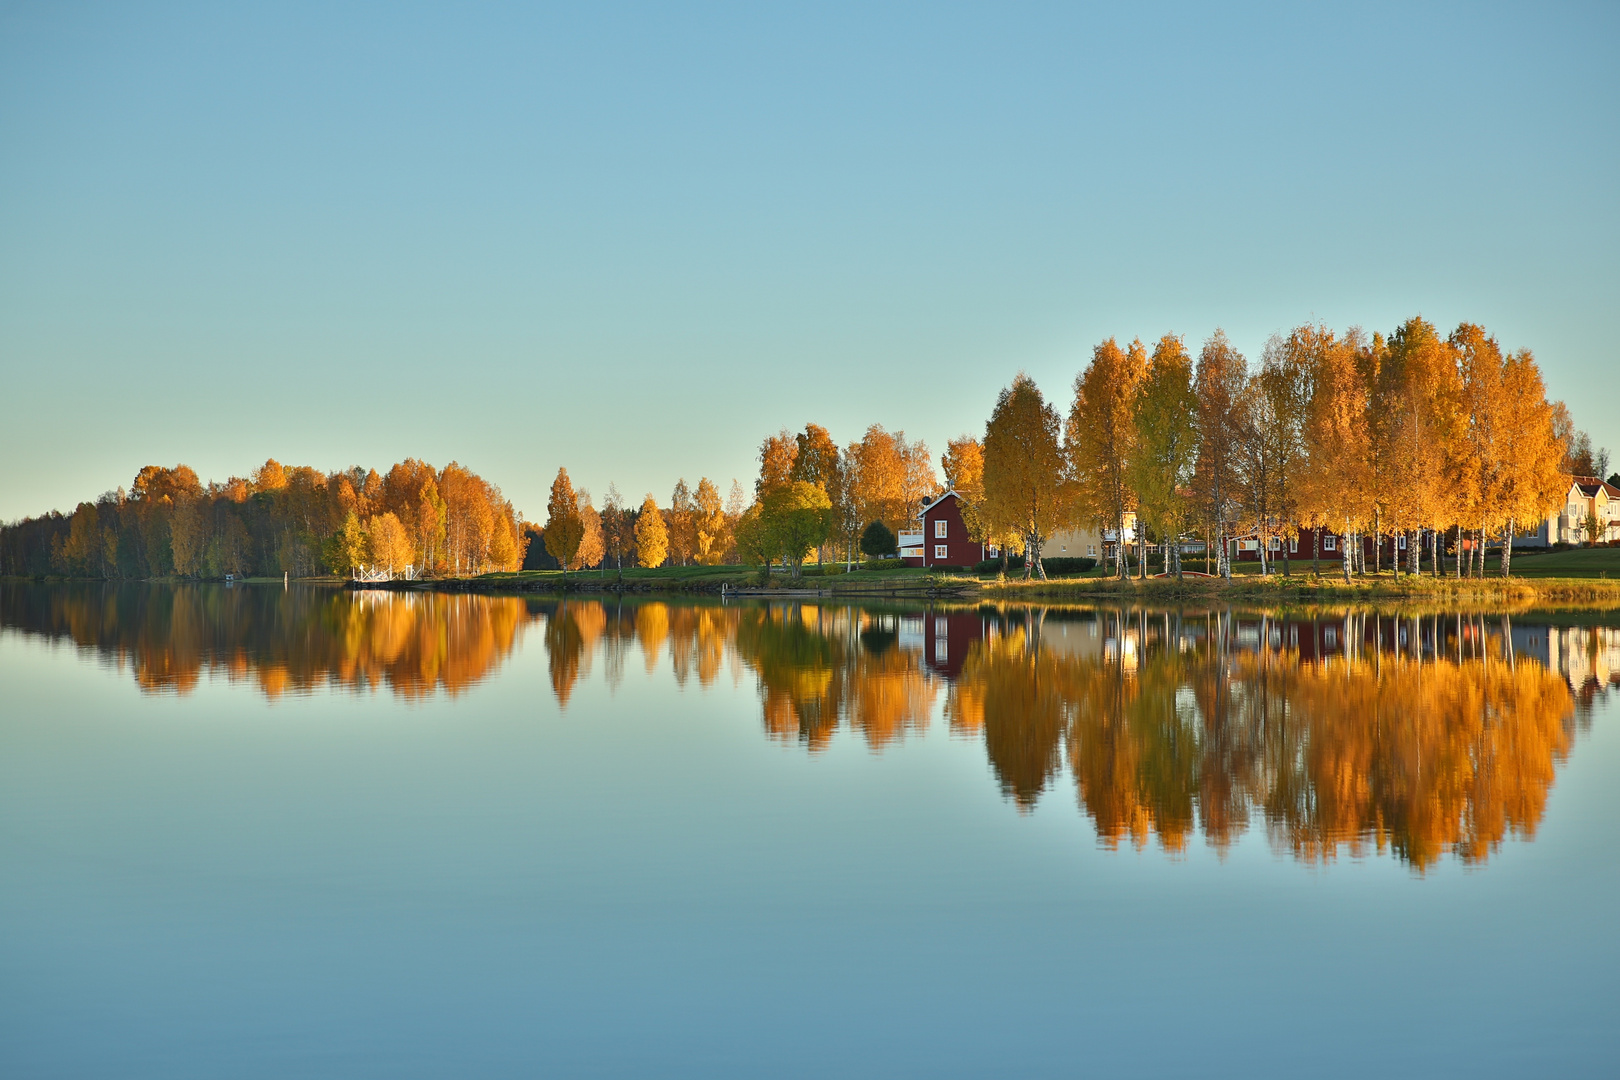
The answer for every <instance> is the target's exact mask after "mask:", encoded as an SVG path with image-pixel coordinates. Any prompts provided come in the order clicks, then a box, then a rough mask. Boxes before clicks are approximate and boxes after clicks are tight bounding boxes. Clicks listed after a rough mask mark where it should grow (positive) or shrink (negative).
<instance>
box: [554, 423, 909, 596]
mask: <svg viewBox="0 0 1620 1080" xmlns="http://www.w3.org/2000/svg"><path fill="white" fill-rule="evenodd" d="M759 462H760V473H759V478H758V479H757V480H756V481H755V483H754V494H753V498H752V499H751V500H750V499H748V498H747V496H746V495H745V494H744V491H743V488H742V485H741V484H740V483H738V482H737V481H735V480H733V481H732V484H731V491H730V495H729V497H728V498H727V499H726V500H725V502H724V503H722V502H721V499H720V492H719V489H718V488H716V487H715V485H714V484H713V483H711V482H710V480H709V479H708V478H707V477H704V478H702V479H701V480H699V482H698V486H697V488H696V490H693V489H691V488H689V487H688V486H687V483H686V481H685V480H684V479H682V480H681V481H679V482H678V483H677V484H676V485H675V490H674V492H673V493H672V495H671V497H670V500H669V505H668V506H667V507H660V506H659V505H658V503H657V500H656V499H654V497H653V496H652V495H651V494H649V495H647V497H646V498H645V499H644V500H643V501H642V503H641V504H640V506H639V507H631V506H627V505H625V504H624V503H623V501H622V500H621V498H620V496H619V494H618V491H617V490H616V489H615V488H614V487H612V486H611V485H610V486H609V488H608V494H607V498H606V499H605V500H604V503H603V506H602V508H601V509H600V510H598V509H597V508H596V507H595V506H594V505H593V504H592V501H591V497H590V494H589V492H585V491H581V490H577V489H575V488H574V486H573V482H572V480H571V479H570V478H569V476H568V470H567V469H566V468H564V469H559V470H558V471H557V476H556V479H555V480H553V482H552V485H551V496H550V498H549V500H548V501H547V506H546V524H545V527H544V529H543V530H540V532H539V535H540V536H541V538H542V542H543V545H544V548H545V551H546V552H547V554H549V555H550V556H551V558H552V559H553V560H555V561H556V563H557V564H558V565H559V566H562V567H563V568H564V569H565V570H576V569H580V568H588V567H596V566H603V565H613V566H616V567H623V566H626V565H640V566H660V565H663V564H664V563H665V562H670V563H672V564H679V565H682V566H685V565H690V564H703V565H710V564H719V563H738V562H745V563H750V564H756V565H764V564H766V563H770V562H773V561H776V560H778V559H780V560H782V561H783V562H785V563H786V564H788V565H790V566H791V567H792V568H793V571H794V573H795V574H797V573H798V572H799V569H800V567H801V566H802V565H803V563H804V561H805V559H806V558H808V556H809V555H810V553H811V552H816V553H817V555H818V557H823V558H824V557H827V556H829V555H831V554H833V553H834V552H842V554H843V555H844V557H845V558H846V559H848V560H851V561H853V559H854V552H855V548H856V545H857V543H858V542H859V540H860V537H861V534H862V532H863V530H864V529H865V528H866V526H868V525H870V524H871V523H873V522H880V523H883V524H884V525H885V526H886V527H889V528H891V530H898V529H900V528H903V527H904V526H905V523H906V522H908V521H910V520H911V519H912V518H913V517H914V516H915V514H916V512H917V509H918V508H919V507H920V506H921V505H922V503H923V501H924V500H925V499H927V498H928V497H929V496H931V495H933V494H934V493H935V492H936V491H937V490H938V478H937V475H936V474H935V472H934V467H933V463H932V461H931V459H930V456H929V450H928V446H927V444H926V443H924V442H922V441H921V440H917V441H914V442H913V441H908V440H907V439H906V436H905V432H903V431H895V432H890V431H888V430H886V429H885V428H884V427H883V426H882V425H879V424H873V425H872V426H871V427H869V428H867V430H866V432H865V433H864V434H863V435H862V437H861V438H860V439H858V440H856V441H854V442H851V443H850V444H848V445H847V446H845V447H840V446H839V445H838V444H837V443H836V442H835V441H834V440H833V438H832V436H831V435H830V434H829V433H828V431H827V429H826V428H824V427H821V426H820V425H819V424H807V425H805V429H804V430H803V431H802V432H800V433H798V434H796V435H795V434H793V433H792V432H789V431H787V430H786V429H784V430H783V431H781V432H780V433H778V434H776V435H772V436H770V437H768V438H766V439H765V441H764V442H763V443H762V444H761V446H760V450H759Z"/></svg>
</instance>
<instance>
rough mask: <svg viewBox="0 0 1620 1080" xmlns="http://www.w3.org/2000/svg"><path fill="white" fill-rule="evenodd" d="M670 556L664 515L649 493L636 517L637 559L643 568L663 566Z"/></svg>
mask: <svg viewBox="0 0 1620 1080" xmlns="http://www.w3.org/2000/svg"><path fill="white" fill-rule="evenodd" d="M668 554H669V531H668V530H667V529H666V528H665V527H664V515H663V514H662V513H660V512H659V510H658V502H657V501H656V500H655V499H654V498H653V497H652V493H651V492H648V493H647V497H646V498H645V499H643V500H642V502H641V512H640V513H639V514H637V515H636V559H637V561H638V562H640V563H641V565H642V566H647V567H653V566H662V565H663V564H664V558H665V556H667V555H668Z"/></svg>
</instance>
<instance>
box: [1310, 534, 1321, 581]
mask: <svg viewBox="0 0 1620 1080" xmlns="http://www.w3.org/2000/svg"><path fill="white" fill-rule="evenodd" d="M1311 576H1312V577H1321V576H1322V526H1320V525H1312V526H1311Z"/></svg>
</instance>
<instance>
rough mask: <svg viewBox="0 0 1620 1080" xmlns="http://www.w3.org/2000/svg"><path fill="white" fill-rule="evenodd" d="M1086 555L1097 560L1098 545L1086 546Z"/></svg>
mask: <svg viewBox="0 0 1620 1080" xmlns="http://www.w3.org/2000/svg"><path fill="white" fill-rule="evenodd" d="M1086 554H1087V555H1090V556H1091V557H1092V558H1096V557H1097V545H1096V544H1087V545H1086Z"/></svg>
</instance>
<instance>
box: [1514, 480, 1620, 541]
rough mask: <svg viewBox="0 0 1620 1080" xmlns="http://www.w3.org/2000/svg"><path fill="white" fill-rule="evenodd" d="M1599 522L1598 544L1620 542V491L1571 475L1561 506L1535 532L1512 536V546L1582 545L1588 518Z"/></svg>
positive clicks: (1585, 537) (1613, 487)
mask: <svg viewBox="0 0 1620 1080" xmlns="http://www.w3.org/2000/svg"><path fill="white" fill-rule="evenodd" d="M1591 515H1595V516H1596V517H1597V520H1598V537H1597V538H1598V541H1599V542H1600V543H1601V542H1603V541H1607V540H1620V488H1617V487H1615V486H1614V485H1613V484H1609V483H1605V482H1604V481H1602V480H1599V479H1598V478H1597V477H1595V476H1572V477H1570V479H1569V490H1568V491H1566V492H1565V493H1564V504H1563V505H1562V506H1560V507H1558V509H1556V510H1554V511H1553V512H1552V513H1550V514H1548V515H1547V520H1545V521H1543V522H1542V523H1541V524H1540V526H1539V527H1537V528H1536V529H1535V530H1533V531H1530V532H1527V533H1525V534H1523V535H1521V536H1515V537H1514V538H1513V542H1514V543H1515V544H1519V545H1523V546H1526V547H1545V546H1548V545H1551V544H1584V543H1586V542H1587V540H1588V539H1589V537H1588V536H1587V534H1586V521H1587V518H1588V516H1591Z"/></svg>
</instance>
